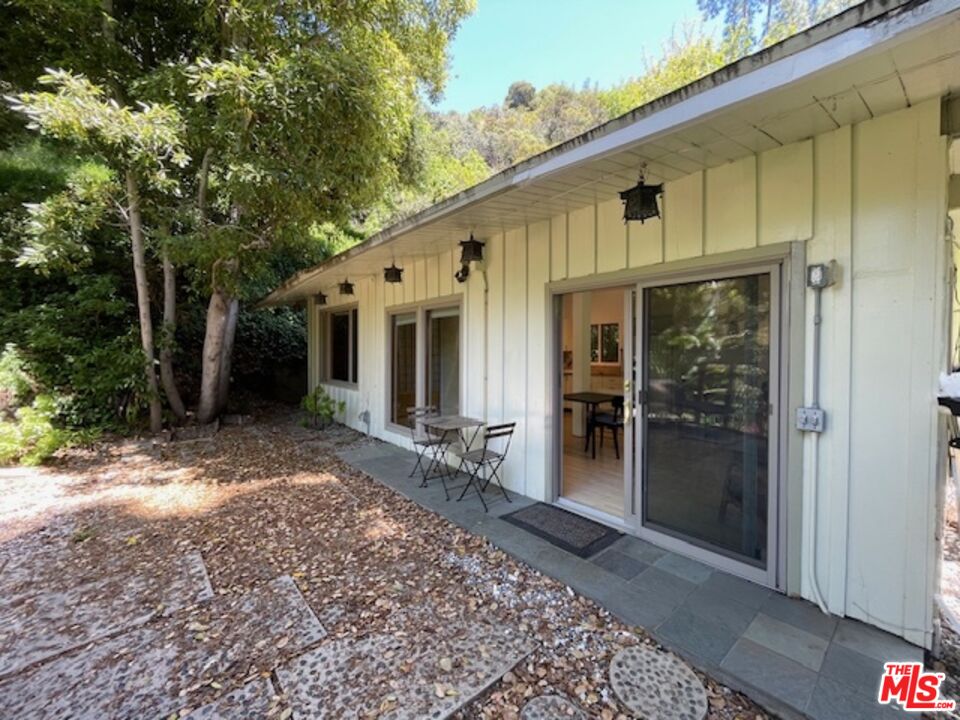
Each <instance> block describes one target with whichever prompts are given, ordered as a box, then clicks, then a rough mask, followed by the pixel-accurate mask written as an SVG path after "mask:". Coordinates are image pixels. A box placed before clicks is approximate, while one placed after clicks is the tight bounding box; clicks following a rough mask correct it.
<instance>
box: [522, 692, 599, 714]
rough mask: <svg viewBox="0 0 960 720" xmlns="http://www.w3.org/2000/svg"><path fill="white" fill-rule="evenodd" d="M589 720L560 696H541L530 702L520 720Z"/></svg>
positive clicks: (524, 708)
mask: <svg viewBox="0 0 960 720" xmlns="http://www.w3.org/2000/svg"><path fill="white" fill-rule="evenodd" d="M568 718H569V719H571V720H587V714H586V713H585V712H584V711H583V710H581V709H580V708H578V707H577V706H576V705H574V704H573V703H572V702H570V701H569V700H567V699H566V698H565V697H561V696H560V695H541V696H540V697H537V698H534V699H533V700H531V701H530V702H528V703H527V704H526V705H525V706H524V707H523V710H522V711H521V713H520V720H566V719H568Z"/></svg>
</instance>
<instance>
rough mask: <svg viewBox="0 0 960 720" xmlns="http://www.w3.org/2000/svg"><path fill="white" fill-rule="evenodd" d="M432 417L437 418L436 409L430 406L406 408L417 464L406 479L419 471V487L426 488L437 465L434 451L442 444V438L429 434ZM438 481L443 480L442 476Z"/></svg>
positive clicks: (445, 489)
mask: <svg viewBox="0 0 960 720" xmlns="http://www.w3.org/2000/svg"><path fill="white" fill-rule="evenodd" d="M434 417H437V409H436V408H435V407H433V406H432V405H424V406H422V407H411V408H407V424H408V425H409V426H410V439H411V440H412V441H413V448H414V450H415V451H416V453H417V464H416V465H415V466H414V468H413V470H411V471H410V475H408V477H413V476H414V475H416V474H417V472H418V471H419V472H420V476H421V481H420V487H426V486H427V479H428V478H429V477H430V471H431V470H432V469H433V466H434V465H436V463H437V453H436V449H437V447H439V446H440V445H442V444H443V437H441V436H440V435H435V434H433V433H431V432H430V428H429V425H428V421H429V420H430V418H434ZM424 462H426V465H424ZM440 479H441V481H442V480H443V476H442V475H441V478H440ZM443 491H444V492H447V485H446V483H444V485H443ZM448 499H449V496H448Z"/></svg>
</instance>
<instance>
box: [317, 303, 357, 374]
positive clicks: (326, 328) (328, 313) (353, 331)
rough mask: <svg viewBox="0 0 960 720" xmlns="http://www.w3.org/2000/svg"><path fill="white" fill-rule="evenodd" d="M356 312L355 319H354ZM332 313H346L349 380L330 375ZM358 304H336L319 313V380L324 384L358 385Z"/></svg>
mask: <svg viewBox="0 0 960 720" xmlns="http://www.w3.org/2000/svg"><path fill="white" fill-rule="evenodd" d="M354 313H356V319H354ZM334 315H346V316H347V318H348V333H347V334H348V339H347V375H348V376H350V378H351V379H350V380H339V379H336V378H334V377H333V376H332V375H331V372H332V368H333V340H332V337H331V335H332V333H333V323H332V322H331V319H332V317H333V316H334ZM359 325H360V306H359V304H358V303H352V304H350V305H338V306H337V307H333V308H329V309H324V310H322V311H321V313H320V337H321V338H323V342H322V344H321V348H320V353H321V354H320V369H321V372H320V382H322V383H323V384H325V385H334V386H336V387H343V388H348V389H350V390H357V389H358V388H359V387H360V354H361V353H360V335H359V332H360V328H359ZM354 345H356V348H357V349H356V357H354ZM355 360H356V373H354V361H355Z"/></svg>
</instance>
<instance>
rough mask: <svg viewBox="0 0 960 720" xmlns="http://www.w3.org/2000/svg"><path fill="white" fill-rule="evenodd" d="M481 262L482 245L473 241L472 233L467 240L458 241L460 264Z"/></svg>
mask: <svg viewBox="0 0 960 720" xmlns="http://www.w3.org/2000/svg"><path fill="white" fill-rule="evenodd" d="M482 260H483V243H482V242H480V241H479V240H474V239H473V233H471V234H470V239H469V240H461V241H460V264H461V265H466V264H467V263H472V262H475V261H476V262H480V261H482Z"/></svg>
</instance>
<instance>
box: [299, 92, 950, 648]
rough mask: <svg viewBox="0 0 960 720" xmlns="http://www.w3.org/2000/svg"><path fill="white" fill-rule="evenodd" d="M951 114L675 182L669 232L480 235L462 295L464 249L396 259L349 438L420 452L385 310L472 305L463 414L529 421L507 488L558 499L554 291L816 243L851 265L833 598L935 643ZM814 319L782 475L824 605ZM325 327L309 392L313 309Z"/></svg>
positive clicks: (572, 220)
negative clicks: (797, 420) (390, 405)
mask: <svg viewBox="0 0 960 720" xmlns="http://www.w3.org/2000/svg"><path fill="white" fill-rule="evenodd" d="M939 110H940V106H939V102H938V101H936V100H933V101H929V102H926V103H923V104H920V105H917V106H915V107H913V108H910V109H907V110H902V111H899V112H895V113H892V114H889V115H884V116H880V117H878V118H875V119H872V120H869V121H867V122H864V123H861V124H859V125H856V126H853V127H851V126H845V127H841V128H838V129H837V130H835V131H832V132H829V133H825V134H822V135H818V136H816V137H815V138H812V139H809V140H806V141H802V142H798V143H794V144H791V145H788V146H784V147H781V148H777V149H774V150H770V151H768V152H764V153H761V154H759V155H756V156H751V157H747V158H744V159H741V160H738V161H735V162H732V163H728V164H726V165H722V166H719V167H716V168H712V169H709V170H706V171H703V172H697V173H693V174H690V175H687V176H685V177H683V178H681V179H679V180H676V181H673V182H668V183H666V186H665V192H664V197H663V203H662V209H663V219H662V221H661V220H654V221H647V222H646V223H644V224H642V225H641V224H639V223H631V224H630V225H629V226H625V225H624V224H623V222H622V220H621V212H622V211H621V207H620V203H619V202H617V201H616V200H607V201H603V202H599V203H597V204H595V205H592V206H587V207H584V208H578V209H574V210H571V211H570V212H567V213H563V214H559V215H556V216H555V217H553V218H552V219H551V220H549V221H543V222H537V223H533V224H529V225H525V226H521V227H516V228H509V229H505V231H504V232H502V233H497V234H495V235H493V236H491V237H485V238H481V239H483V240H484V241H485V242H486V253H485V256H486V272H485V275H486V278H485V279H484V274H483V273H480V272H477V271H474V272H473V273H472V274H471V276H470V278H469V280H468V281H467V282H466V283H464V284H462V285H461V284H458V283H456V282H454V281H453V273H454V271H455V270H456V260H457V258H456V256H455V252H453V251H447V252H445V253H443V254H442V255H438V256H436V257H426V258H398V259H397V264H398V265H401V266H402V267H404V270H405V271H404V282H403V284H402V285H396V286H390V285H385V284H384V283H383V281H382V278H379V277H378V278H367V279H364V280H362V281H358V283H357V290H358V299H359V303H360V327H361V337H360V349H359V351H360V373H361V376H360V384H359V388H358V389H357V390H347V389H343V388H340V387H331V392H332V393H333V394H334V395H335V396H336V397H339V398H342V399H345V400H346V401H347V404H348V411H347V420H348V422H349V424H351V425H352V426H354V427H356V428H358V429H365V428H364V427H363V425H362V424H361V423H360V422H359V420H358V415H359V413H360V412H361V411H362V410H369V412H370V416H371V432H372V433H373V434H374V435H376V436H378V437H381V438H383V439H385V440H389V441H392V442H396V443H398V444H401V445H407V444H408V443H407V439H406V437H405V436H404V435H402V434H398V433H396V432H395V431H394V430H392V429H391V428H390V427H389V426H388V424H387V423H386V394H385V392H386V382H387V367H388V364H387V363H388V359H387V357H386V336H387V324H386V321H387V317H388V313H389V311H390V309H391V308H394V307H399V306H403V305H408V304H411V303H416V302H422V301H430V300H434V299H436V298H443V297H452V296H459V295H462V323H461V332H462V334H463V340H462V342H463V344H462V353H463V354H462V356H461V357H462V361H463V363H464V375H463V376H464V380H465V382H464V387H463V388H462V398H463V407H462V412H464V413H465V414H468V415H474V416H479V417H484V418H486V419H487V421H488V422H491V423H493V422H498V421H502V420H516V421H518V429H517V435H516V438H515V441H514V447H513V448H512V449H511V452H510V456H509V458H508V461H507V464H506V472H505V477H506V484H507V486H508V487H510V488H512V489H514V490H517V491H519V492H523V493H525V494H527V495H530V496H532V497H534V498H541V499H547V500H549V499H551V496H552V492H553V490H552V471H551V465H552V460H551V449H550V441H551V438H552V437H553V433H554V430H555V427H554V423H555V422H556V418H552V417H550V416H549V415H548V414H547V413H548V408H549V407H550V404H549V401H548V398H549V393H550V391H551V388H550V381H549V377H548V375H549V373H548V369H549V368H550V359H549V348H548V335H549V332H548V329H549V327H550V323H551V321H552V320H551V315H552V310H551V306H550V302H549V292H548V288H549V285H550V283H557V282H560V281H567V282H573V281H575V279H577V278H586V277H589V276H594V275H600V276H602V275H604V274H607V273H610V274H611V278H615V279H616V281H617V282H618V283H622V282H623V281H624V279H625V278H628V277H631V272H632V271H635V274H636V276H637V277H639V276H641V275H643V274H648V275H649V274H650V273H655V272H658V271H659V270H660V269H663V270H668V269H669V268H671V267H672V266H675V265H676V264H677V262H675V261H678V262H679V263H680V264H681V265H682V264H683V263H684V262H690V261H692V260H694V261H695V259H696V258H704V257H711V256H716V257H717V258H718V262H719V261H721V260H722V259H723V258H724V257H727V256H728V255H727V254H728V253H731V252H734V251H736V252H740V253H746V254H747V255H749V254H750V253H751V252H756V253H760V252H762V249H763V248H764V247H765V246H778V247H782V248H789V245H788V243H790V242H797V241H800V242H801V243H803V245H804V249H805V253H806V258H805V262H807V263H811V262H825V261H829V260H832V259H835V260H837V261H838V263H839V265H840V267H841V273H840V276H841V277H840V281H839V283H838V284H837V285H836V286H835V287H832V288H830V289H828V290H826V291H824V312H823V317H824V325H823V328H824V329H823V333H824V335H823V346H822V358H821V372H822V378H821V404H822V406H823V407H824V408H825V409H826V411H827V414H828V415H827V431H826V432H825V433H824V434H823V435H822V436H821V438H820V446H819V462H818V468H817V473H816V474H817V475H818V476H819V481H818V503H817V505H818V508H817V514H816V523H815V524H816V547H817V569H818V579H819V586H820V589H821V591H822V594H823V596H824V598H825V600H826V602H827V603H828V605H829V607H830V609H831V610H832V611H833V612H835V613H838V614H844V615H848V616H852V617H855V618H859V619H862V620H865V621H867V622H870V623H873V624H876V625H879V626H880V627H883V628H885V629H888V630H890V631H892V632H895V633H897V634H900V635H903V636H904V637H906V638H907V639H909V640H911V641H913V642H917V643H920V644H925V645H929V642H930V635H929V629H930V627H931V611H932V608H931V603H930V599H931V598H932V587H933V582H934V575H935V570H934V565H935V538H934V523H933V520H932V517H933V513H934V505H935V503H934V494H935V487H936V478H937V477H938V472H939V469H938V457H939V455H938V439H937V438H938V421H937V413H936V409H935V406H934V387H935V383H936V376H937V373H938V371H939V370H940V368H941V367H942V366H943V365H944V363H945V359H946V356H947V330H946V321H945V319H944V315H945V312H946V311H945V310H944V308H946V279H947V257H946V246H945V244H944V243H943V241H942V240H943V230H942V226H943V218H944V214H945V207H946V199H945V192H946V172H947V170H946V148H945V140H944V139H943V138H941V137H940V136H939ZM701 262H702V261H701ZM671 264H673V265H671ZM485 286H486V291H485ZM485 294H486V303H487V306H486V308H484V299H485V298H484V296H485ZM336 301H337V298H335V297H333V298H332V302H334V303H335V302H336ZM801 304H802V305H803V307H796V306H794V307H793V308H791V310H792V312H793V315H792V321H793V323H797V322H800V321H802V324H803V326H802V327H796V326H794V327H793V328H790V329H787V328H785V329H784V332H785V334H786V333H787V332H791V333H793V334H794V337H799V338H800V339H801V340H800V341H801V343H803V340H802V338H803V335H804V334H806V342H805V343H803V344H804V345H805V347H806V348H807V350H806V352H807V354H808V357H807V358H806V359H805V361H803V362H801V361H800V359H797V358H793V359H791V360H790V362H791V364H792V365H793V366H794V367H803V368H804V372H805V373H806V379H805V380H804V381H801V380H800V379H799V378H797V379H796V381H795V382H794V383H793V386H792V387H793V389H792V390H791V397H789V398H786V400H785V401H783V402H785V405H786V413H787V427H786V428H785V430H786V432H787V433H788V435H789V436H790V445H789V447H790V448H791V457H789V458H787V459H786V463H787V464H788V465H791V466H792V467H796V468H800V469H801V477H802V480H800V481H799V482H798V483H794V484H793V486H791V487H788V488H785V489H783V491H782V492H784V493H785V494H786V497H787V503H788V512H787V515H786V517H785V518H784V522H785V525H786V527H785V528H784V532H785V538H786V541H785V542H786V544H787V546H788V547H787V553H786V557H787V559H788V567H787V590H788V591H789V592H791V593H800V594H802V595H803V596H804V597H807V598H808V599H810V598H812V597H813V593H812V590H811V587H810V583H809V582H808V577H809V572H808V571H809V568H808V562H809V560H810V558H811V553H810V552H809V551H808V550H807V548H809V547H810V546H811V543H810V542H809V541H810V538H811V533H812V523H811V522H810V521H811V519H812V517H813V516H812V515H811V514H810V513H809V512H804V513H801V512H800V511H799V510H798V508H799V507H809V491H810V488H811V484H812V482H813V478H814V468H813V467H812V463H811V462H810V461H809V458H810V454H811V450H812V448H811V447H810V443H811V439H810V438H809V437H805V438H801V437H800V436H799V435H797V434H796V431H795V430H793V428H792V417H793V412H794V409H795V408H796V407H797V406H799V405H800V404H801V403H802V402H804V399H803V398H802V397H800V395H801V394H802V393H800V392H799V385H800V384H801V382H802V384H803V385H805V386H806V387H809V380H810V378H809V376H810V370H811V366H812V362H811V360H812V358H810V357H809V353H810V341H809V340H810V335H811V332H812V303H811V302H809V301H807V300H805V301H804V302H803V303H801ZM485 315H486V317H487V324H486V327H485V326H484V316H485ZM310 317H311V321H310V328H311V343H310V348H311V385H312V384H313V383H315V382H316V381H317V375H316V368H317V362H316V359H317V358H318V354H317V352H318V348H317V322H316V312H314V311H313V307H312V304H311V315H310ZM798 449H799V450H798ZM797 454H801V455H802V456H803V458H804V459H806V460H807V461H806V462H800V459H799V458H797V457H795V455H797ZM798 558H799V561H798Z"/></svg>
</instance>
